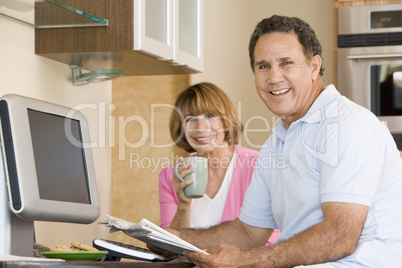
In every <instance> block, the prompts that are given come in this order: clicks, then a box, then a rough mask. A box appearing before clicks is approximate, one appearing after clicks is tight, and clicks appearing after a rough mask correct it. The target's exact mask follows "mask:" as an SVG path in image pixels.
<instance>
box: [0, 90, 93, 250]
mask: <svg viewBox="0 0 402 268" xmlns="http://www.w3.org/2000/svg"><path fill="white" fill-rule="evenodd" d="M0 121H1V124H0V126H1V132H0V133H1V148H2V156H3V162H2V163H1V164H2V165H3V170H4V172H3V173H2V174H4V175H0V176H4V177H5V178H0V180H2V182H0V198H1V200H0V211H2V212H0V237H1V238H2V240H3V241H2V242H0V243H1V244H0V255H3V254H6V255H7V254H11V255H21V256H32V249H33V248H32V245H33V236H34V234H33V232H34V231H33V222H34V221H54V222H71V223H84V224H86V223H92V222H94V221H95V220H96V219H97V218H98V216H99V202H98V195H97V187H96V179H95V171H94V166H93V159H92V152H91V141H90V137H89V130H88V124H87V121H86V119H85V117H84V116H83V115H82V114H81V113H80V112H79V111H76V110H73V109H71V108H67V107H64V106H60V105H56V104H52V103H48V102H44V101H40V100H36V99H32V98H28V97H23V96H19V95H14V94H8V95H5V96H3V97H2V98H1V99H0ZM4 182H5V183H4ZM5 188H7V192H6V189H5ZM6 195H8V202H7V200H5V199H6ZM1 214H4V215H1ZM4 218H5V220H3V219H4ZM3 238H4V239H3ZM27 244H29V246H27Z"/></svg>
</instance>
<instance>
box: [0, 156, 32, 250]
mask: <svg viewBox="0 0 402 268" xmlns="http://www.w3.org/2000/svg"><path fill="white" fill-rule="evenodd" d="M33 244H34V222H33V221H26V220H23V219H21V218H19V217H17V216H16V215H14V214H13V213H12V211H11V210H10V209H9V206H8V198H7V188H6V179H5V177H4V168H3V161H2V160H1V158H0V255H17V256H24V257H33V256H34V255H33Z"/></svg>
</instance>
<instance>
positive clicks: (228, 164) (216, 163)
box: [159, 83, 276, 243]
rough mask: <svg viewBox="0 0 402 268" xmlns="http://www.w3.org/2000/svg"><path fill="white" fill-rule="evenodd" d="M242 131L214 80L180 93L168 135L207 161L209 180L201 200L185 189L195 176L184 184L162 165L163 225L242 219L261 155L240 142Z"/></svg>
mask: <svg viewBox="0 0 402 268" xmlns="http://www.w3.org/2000/svg"><path fill="white" fill-rule="evenodd" d="M242 130H243V125H242V123H241V122H240V120H239V118H238V116H237V114H236V111H235V109H234V106H233V104H232V102H231V101H230V99H229V97H228V96H227V95H226V94H225V93H224V92H223V91H222V90H221V89H219V88H218V87H217V86H215V85H214V84H211V83H199V84H196V85H193V86H190V87H189V88H187V89H186V90H185V91H183V92H182V93H181V94H180V95H179V97H178V98H177V100H176V103H175V111H174V112H173V113H172V115H171V119H170V134H171V136H172V138H173V140H174V141H175V143H176V144H177V145H178V146H179V147H181V148H182V149H184V150H186V151H187V152H189V153H195V155H197V156H202V157H205V158H207V159H208V165H209V168H208V184H207V189H206V191H205V194H204V196H203V197H202V198H199V199H189V198H187V197H186V196H185V195H184V192H183V189H184V187H186V186H187V185H189V184H191V183H192V182H193V180H192V179H190V180H187V181H184V182H180V181H179V180H178V179H176V178H175V177H174V176H173V166H169V167H166V168H164V169H163V170H162V171H161V173H160V174H159V202H160V216H161V226H162V227H171V228H189V227H191V228H203V227H208V226H212V225H216V224H219V223H221V222H226V221H231V220H234V219H236V218H237V217H238V215H239V213H240V208H241V206H242V203H243V199H244V195H245V193H246V189H247V187H248V185H249V183H250V181H251V177H252V174H253V171H254V167H255V164H256V161H257V156H258V152H257V151H254V150H251V149H247V148H243V147H240V146H237V145H236V144H237V143H238V139H239V137H240V134H241V132H242ZM181 161H183V158H181V157H180V158H179V159H178V162H181ZM190 165H191V164H189V163H186V164H183V165H181V166H180V167H179V168H178V173H179V174H180V176H181V177H185V176H186V175H188V174H191V173H192V172H193V171H194V169H193V168H192V167H191V166H190ZM275 239H276V236H275V235H273V236H271V238H270V241H269V242H270V243H272V242H273V241H274V240H275Z"/></svg>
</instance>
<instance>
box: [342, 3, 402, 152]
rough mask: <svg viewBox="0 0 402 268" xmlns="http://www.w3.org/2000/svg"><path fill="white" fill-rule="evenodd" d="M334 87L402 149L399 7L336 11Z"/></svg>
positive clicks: (401, 18) (401, 25)
mask: <svg viewBox="0 0 402 268" xmlns="http://www.w3.org/2000/svg"><path fill="white" fill-rule="evenodd" d="M337 63H338V67H337V88H338V90H339V91H340V92H341V93H342V94H343V95H345V96H346V97H348V98H349V99H351V100H353V101H354V102H356V103H358V104H360V105H362V106H364V107H366V108H368V109H370V110H371V111H372V112H373V113H374V114H375V115H377V116H378V118H379V119H380V120H381V121H383V122H384V124H386V125H387V126H388V128H389V130H390V131H391V133H392V134H393V136H394V139H395V141H396V143H397V145H398V148H399V149H400V150H402V4H393V5H372V6H351V7H340V8H339V9H338V52H337Z"/></svg>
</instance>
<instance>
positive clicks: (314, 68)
mask: <svg viewBox="0 0 402 268" xmlns="http://www.w3.org/2000/svg"><path fill="white" fill-rule="evenodd" d="M321 65H322V58H321V57H320V56H319V55H315V56H314V57H313V58H312V59H311V79H312V80H315V79H317V77H318V75H319V74H320V69H321Z"/></svg>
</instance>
